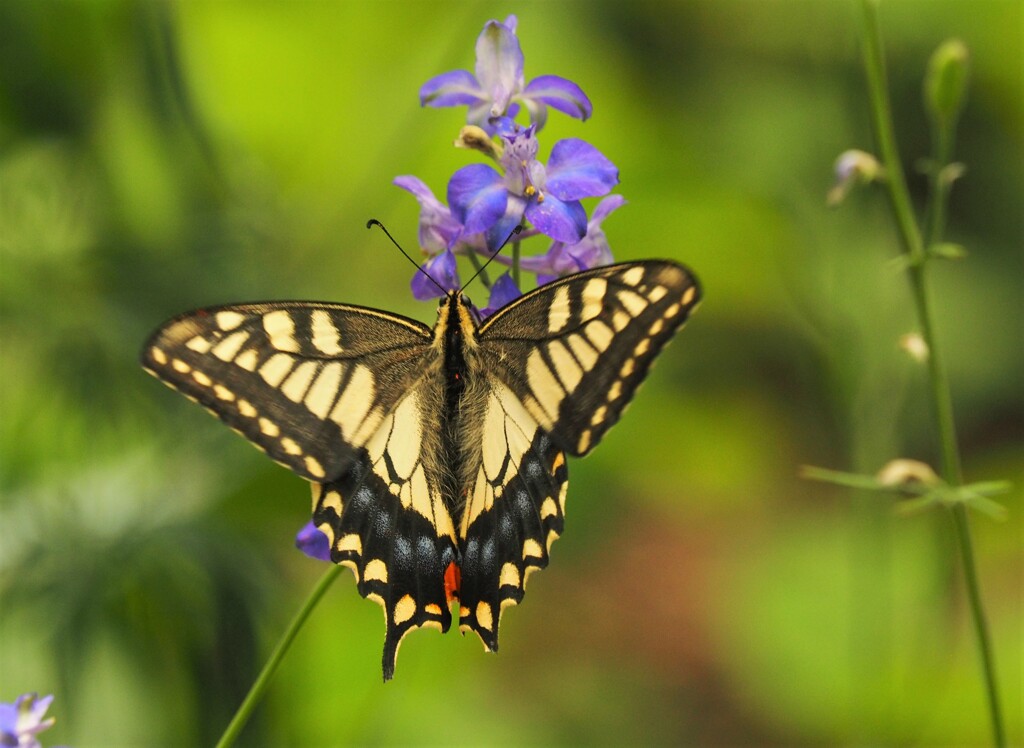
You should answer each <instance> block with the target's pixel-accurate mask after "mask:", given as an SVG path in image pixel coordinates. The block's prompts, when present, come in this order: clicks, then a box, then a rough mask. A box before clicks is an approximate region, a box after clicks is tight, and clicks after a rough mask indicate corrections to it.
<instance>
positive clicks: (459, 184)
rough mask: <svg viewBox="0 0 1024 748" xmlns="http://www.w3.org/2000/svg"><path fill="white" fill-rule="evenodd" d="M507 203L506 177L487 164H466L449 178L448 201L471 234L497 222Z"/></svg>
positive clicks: (456, 216)
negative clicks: (504, 178) (503, 177)
mask: <svg viewBox="0 0 1024 748" xmlns="http://www.w3.org/2000/svg"><path fill="white" fill-rule="evenodd" d="M507 203H508V192H507V191H506V189H505V182H504V180H503V179H502V177H501V175H500V174H499V173H498V172H496V171H495V170H494V169H492V168H491V167H490V166H487V165H486V164H470V165H469V166H463V167H462V168H461V169H459V170H458V171H457V172H455V173H454V174H452V178H451V179H450V180H448V205H450V206H451V210H452V215H453V216H455V220H457V221H458V222H459V223H461V224H462V225H463V227H464V230H465V232H466V233H467V234H475V233H477V232H480V231H486V230H487V229H489V228H490V227H491V226H493V225H494V223H495V222H496V221H497V220H498V219H499V218H501V216H502V215H503V214H504V213H505V206H506V204H507Z"/></svg>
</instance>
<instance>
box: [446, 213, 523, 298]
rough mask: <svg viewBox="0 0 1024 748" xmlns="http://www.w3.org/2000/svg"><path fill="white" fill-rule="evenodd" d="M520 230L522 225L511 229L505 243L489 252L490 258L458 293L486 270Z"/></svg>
mask: <svg viewBox="0 0 1024 748" xmlns="http://www.w3.org/2000/svg"><path fill="white" fill-rule="evenodd" d="M522 230H523V226H522V224H519V225H517V226H516V227H515V228H514V229H512V232H511V233H510V234H509V235H508V236H506V237H505V241H503V242H502V243H501V246H500V247H498V248H497V249H496V250H494V251H493V252H491V256H490V257H488V258H487V262H485V263H484V264H483V265H481V266H480V269H479V270H477V271H476V272H475V273H473V277H472V278H470V279H469V280H468V281H466V282H465V283H463V284H462V288H460V289H459V291H460V292H461V291H463V290H464V289H466V288H467V287H468V286H469V284H470V283H472V282H473V281H475V280H476V277H477V276H478V275H480V273H482V272H483V271H484V270H486V269H487V266H488V265H490V264H491V260H493V259H494V258H495V257H497V256H498V252H500V251H501V250H503V249H504V248H505V245H506V244H508V243H509V242H510V241H511V240H512V237H513V236H518V235H519V232H520V231H522Z"/></svg>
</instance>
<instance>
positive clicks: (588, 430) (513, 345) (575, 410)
mask: <svg viewBox="0 0 1024 748" xmlns="http://www.w3.org/2000/svg"><path fill="white" fill-rule="evenodd" d="M699 301H700V289H699V287H698V285H697V281H696V280H695V279H694V277H693V275H692V274H691V273H690V272H689V271H688V270H686V269H685V268H684V267H682V266H681V265H677V264H676V263H673V262H662V261H653V260H652V261H646V262H635V263H624V264H620V265H609V266H607V267H602V268H597V269H595V270H589V271H587V272H583V273H577V274H575V275H570V276H567V277H565V278H562V279H561V280H558V281H555V282H553V283H549V284H547V285H544V286H541V287H539V288H537V289H536V290H535V291H532V292H530V293H528V294H526V295H524V296H522V297H520V298H519V299H516V300H515V301H514V302H512V303H511V304H509V305H508V306H506V307H504V308H502V309H499V310H498V311H497V312H496V313H495V314H494V315H493V316H492V317H490V318H489V319H488V320H487V321H486V322H485V323H484V324H483V325H482V326H481V328H480V333H479V335H480V351H481V356H482V358H483V359H484V360H485V361H486V365H487V366H488V368H489V370H491V371H494V372H496V373H497V376H500V378H502V379H503V380H504V381H506V382H507V383H508V385H509V386H510V387H511V388H512V390H513V391H514V392H515V393H516V395H517V396H518V397H519V398H520V399H521V400H522V402H523V404H524V405H525V406H526V408H527V410H528V411H529V412H530V413H531V414H532V415H533V416H534V417H535V418H536V420H537V422H538V423H539V424H540V426H541V427H542V428H544V429H545V430H546V431H548V432H549V433H550V434H551V436H552V438H553V439H554V441H555V442H556V443H557V444H558V445H559V446H560V447H561V448H562V449H564V450H565V451H566V452H568V453H569V454H572V455H584V454H586V453H587V452H589V451H590V450H591V449H593V448H594V446H595V445H596V444H597V443H598V442H599V441H600V440H601V437H602V436H604V434H605V432H606V431H607V430H608V429H609V428H610V427H611V426H612V425H613V424H614V423H615V422H616V421H617V420H618V419H619V416H620V415H621V414H622V411H623V409H624V408H625V407H626V405H628V404H629V402H630V400H631V399H632V398H633V395H634V393H635V392H636V388H637V386H638V385H639V384H640V383H641V382H642V381H643V379H644V377H645V376H646V374H647V370H648V368H649V367H650V365H651V362H652V361H653V360H654V357H655V356H656V355H657V354H658V352H659V351H660V350H661V348H662V347H663V346H664V345H665V343H666V342H668V340H669V339H670V338H671V337H672V335H673V334H674V333H675V331H676V330H677V329H678V328H679V326H680V325H681V324H683V322H685V321H686V319H687V317H688V316H689V314H690V312H691V311H692V310H693V309H694V307H695V306H696V305H697V304H698V302H699Z"/></svg>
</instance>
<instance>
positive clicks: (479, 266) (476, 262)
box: [468, 251, 491, 289]
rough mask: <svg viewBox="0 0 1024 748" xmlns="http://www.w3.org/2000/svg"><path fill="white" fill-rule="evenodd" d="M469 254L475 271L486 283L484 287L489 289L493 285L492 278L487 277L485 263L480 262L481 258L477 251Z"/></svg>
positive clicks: (481, 280) (482, 281)
mask: <svg viewBox="0 0 1024 748" xmlns="http://www.w3.org/2000/svg"><path fill="white" fill-rule="evenodd" d="M468 255H469V261H470V263H471V264H472V265H473V272H474V273H476V275H477V277H478V278H480V282H481V283H483V284H484V288H487V289H489V288H490V287H491V279H490V278H489V277H487V271H486V270H484V264H485V263H482V262H480V258H479V257H477V256H476V252H472V251H470V252H469V253H468Z"/></svg>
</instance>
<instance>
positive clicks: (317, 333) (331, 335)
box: [310, 309, 342, 356]
mask: <svg viewBox="0 0 1024 748" xmlns="http://www.w3.org/2000/svg"><path fill="white" fill-rule="evenodd" d="M310 329H311V330H312V331H313V345H314V346H316V348H317V350H319V351H321V352H322V353H325V354H327V355H328V356H337V355H338V354H339V353H341V351H342V348H341V333H339V331H338V328H337V327H336V326H335V324H334V321H333V320H332V319H331V315H330V314H329V313H328V312H326V311H325V310H323V309H315V310H314V311H313V314H312V315H311V316H310Z"/></svg>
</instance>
